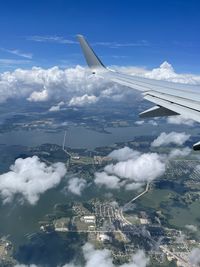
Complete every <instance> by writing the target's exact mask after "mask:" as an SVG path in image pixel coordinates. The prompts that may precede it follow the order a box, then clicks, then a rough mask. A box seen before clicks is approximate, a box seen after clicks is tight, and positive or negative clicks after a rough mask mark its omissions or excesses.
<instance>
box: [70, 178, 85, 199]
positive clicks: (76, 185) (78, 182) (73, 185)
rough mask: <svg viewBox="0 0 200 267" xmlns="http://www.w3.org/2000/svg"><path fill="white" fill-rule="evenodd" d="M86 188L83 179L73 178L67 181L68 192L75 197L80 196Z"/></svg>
mask: <svg viewBox="0 0 200 267" xmlns="http://www.w3.org/2000/svg"><path fill="white" fill-rule="evenodd" d="M85 187H86V180H84V179H83V178H78V177H74V178H71V179H70V180H69V181H68V191H70V192H72V193H73V194H75V195H79V196H80V195H81V192H82V191H83V189H84V188H85Z"/></svg>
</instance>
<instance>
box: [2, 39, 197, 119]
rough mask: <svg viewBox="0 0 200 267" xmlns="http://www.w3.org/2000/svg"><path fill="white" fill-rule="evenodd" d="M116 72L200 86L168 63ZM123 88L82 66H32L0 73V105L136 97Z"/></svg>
mask: <svg viewBox="0 0 200 267" xmlns="http://www.w3.org/2000/svg"><path fill="white" fill-rule="evenodd" d="M35 38H36V39H37V40H38V41H44V39H41V38H38V37H35ZM47 39H48V40H50V41H56V42H65V41H66V40H63V39H62V38H59V37H53V38H50V39H49V38H47ZM45 40H46V38H45ZM66 42H68V40H67V41H66ZM116 69H118V70H121V71H123V72H125V73H128V74H131V75H139V76H141V77H148V78H153V79H161V80H167V81H172V82H181V83H185V84H194V85H198V84H200V76H197V75H191V74H177V73H175V71H174V69H173V67H172V66H171V65H170V64H169V63H167V62H164V63H163V64H161V65H160V67H159V68H155V69H153V70H147V69H144V68H137V67H116ZM121 88H122V87H121V86H120V85H116V84H113V83H110V82H108V81H106V80H104V79H102V78H101V77H100V76H94V75H91V72H90V71H89V70H87V69H86V68H83V67H80V66H76V67H75V68H67V69H60V68H59V67H56V66H55V67H52V68H49V69H43V68H39V67H33V68H32V69H30V70H26V69H16V70H14V71H13V72H3V73H1V74H0V102H5V101H6V100H7V99H11V98H12V99H15V98H26V99H28V100H29V101H35V102H38V101H48V100H53V101H57V100H58V101H60V100H61V99H64V100H65V101H66V102H67V103H68V104H69V105H71V106H72V105H73V106H74V105H78V106H80V105H84V104H91V103H96V102H98V101H99V100H101V99H107V98H108V99H112V100H114V101H120V100H122V99H123V98H124V97H127V95H130V94H132V93H133V94H134V90H131V89H130V90H128V89H126V90H122V89H121ZM130 92H131V93H130ZM171 120H172V119H171Z"/></svg>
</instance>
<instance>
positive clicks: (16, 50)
mask: <svg viewBox="0 0 200 267" xmlns="http://www.w3.org/2000/svg"><path fill="white" fill-rule="evenodd" d="M1 50H2V51H5V52H8V53H10V54H13V55H16V56H19V57H24V58H28V59H32V57H33V55H32V54H31V53H25V52H22V51H20V50H18V49H5V48H1Z"/></svg>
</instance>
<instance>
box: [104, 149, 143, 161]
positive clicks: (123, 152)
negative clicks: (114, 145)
mask: <svg viewBox="0 0 200 267" xmlns="http://www.w3.org/2000/svg"><path fill="white" fill-rule="evenodd" d="M139 155H140V152H138V151H136V150H133V149H131V148H129V147H127V146H125V147H123V148H120V149H116V150H114V151H112V152H111V153H110V154H109V155H108V157H110V158H112V159H115V160H118V161H125V160H128V159H133V158H137V157H138V156H139Z"/></svg>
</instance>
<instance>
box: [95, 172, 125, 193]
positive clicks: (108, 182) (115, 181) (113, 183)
mask: <svg viewBox="0 0 200 267" xmlns="http://www.w3.org/2000/svg"><path fill="white" fill-rule="evenodd" d="M94 182H95V184H97V185H100V186H103V185H104V186H106V187H107V188H110V189H118V188H119V187H120V179H119V178H118V177H116V176H114V175H108V174H107V173H106V172H96V173H95V179H94Z"/></svg>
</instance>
